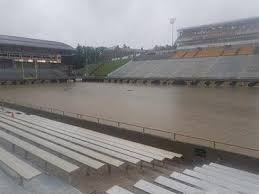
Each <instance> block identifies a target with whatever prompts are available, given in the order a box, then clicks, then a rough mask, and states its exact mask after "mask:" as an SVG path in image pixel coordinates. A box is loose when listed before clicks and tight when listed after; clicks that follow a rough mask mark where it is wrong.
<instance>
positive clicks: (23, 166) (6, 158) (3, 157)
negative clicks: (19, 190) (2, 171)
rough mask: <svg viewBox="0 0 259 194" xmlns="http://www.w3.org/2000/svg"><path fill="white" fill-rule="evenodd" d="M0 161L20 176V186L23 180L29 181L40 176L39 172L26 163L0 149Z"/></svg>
mask: <svg viewBox="0 0 259 194" xmlns="http://www.w3.org/2000/svg"><path fill="white" fill-rule="evenodd" d="M0 161H1V162H3V163H4V164H5V165H6V166H8V167H9V168H10V169H12V170H13V171H14V172H15V173H17V174H18V175H19V176H20V184H21V185H22V184H23V180H24V179H25V180H27V181H28V180H31V179H32V178H34V177H36V176H38V175H40V174H41V172H40V171H39V170H37V169H35V168H34V167H32V166H30V165H29V164H27V163H26V162H24V161H22V160H21V159H19V158H17V157H16V156H14V155H12V154H11V153H9V152H7V151H6V150H5V149H3V148H1V147H0Z"/></svg>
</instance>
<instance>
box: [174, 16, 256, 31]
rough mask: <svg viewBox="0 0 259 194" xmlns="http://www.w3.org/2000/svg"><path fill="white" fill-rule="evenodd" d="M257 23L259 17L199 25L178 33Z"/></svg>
mask: <svg viewBox="0 0 259 194" xmlns="http://www.w3.org/2000/svg"><path fill="white" fill-rule="evenodd" d="M255 21H257V22H258V21H259V17H251V18H243V19H238V20H232V21H226V22H217V23H211V24H205V25H199V26H192V27H186V28H181V29H179V30H178V31H183V30H195V29H200V28H208V27H214V26H223V25H233V24H238V23H247V22H255Z"/></svg>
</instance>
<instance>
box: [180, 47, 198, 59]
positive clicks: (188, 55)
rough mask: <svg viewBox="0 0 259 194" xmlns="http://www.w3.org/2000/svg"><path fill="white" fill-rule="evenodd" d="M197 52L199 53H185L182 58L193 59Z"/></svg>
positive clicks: (192, 51)
mask: <svg viewBox="0 0 259 194" xmlns="http://www.w3.org/2000/svg"><path fill="white" fill-rule="evenodd" d="M198 52H199V49H194V50H190V51H187V52H186V54H185V55H184V57H183V58H193V57H195V56H196V55H197V53H198Z"/></svg>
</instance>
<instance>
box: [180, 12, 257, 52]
mask: <svg viewBox="0 0 259 194" xmlns="http://www.w3.org/2000/svg"><path fill="white" fill-rule="evenodd" d="M178 34H179V37H178V39H177V41H176V46H177V47H178V48H180V49H184V48H185V49H186V48H195V47H196V48H197V47H200V46H201V45H203V47H206V45H207V46H208V45H209V46H217V45H219V44H221V43H223V44H225V45H226V43H228V44H230V45H236V44H245V43H248V44H249V43H250V44H254V43H258V42H259V18H257V17H255V18H247V19H241V20H235V21H229V22H222V23H216V24H209V25H201V26H195V27H188V28H182V29H180V30H178ZM222 46H223V45H222Z"/></svg>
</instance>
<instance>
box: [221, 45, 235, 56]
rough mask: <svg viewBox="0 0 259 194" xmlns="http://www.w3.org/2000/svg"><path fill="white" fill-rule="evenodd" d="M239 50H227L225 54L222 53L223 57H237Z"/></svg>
mask: <svg viewBox="0 0 259 194" xmlns="http://www.w3.org/2000/svg"><path fill="white" fill-rule="evenodd" d="M237 51H238V48H232V47H230V48H225V49H224V52H223V53H222V56H234V55H237V54H238V53H237Z"/></svg>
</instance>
